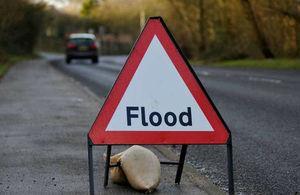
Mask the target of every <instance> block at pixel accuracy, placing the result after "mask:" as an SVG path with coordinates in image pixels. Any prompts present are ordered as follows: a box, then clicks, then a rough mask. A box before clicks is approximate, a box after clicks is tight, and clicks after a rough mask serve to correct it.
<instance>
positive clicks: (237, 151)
mask: <svg viewBox="0 0 300 195" xmlns="http://www.w3.org/2000/svg"><path fill="white" fill-rule="evenodd" d="M43 55H44V57H46V58H48V59H49V60H52V64H54V65H55V67H57V68H58V69H60V70H62V71H63V72H65V73H67V74H69V75H71V76H73V77H74V78H76V79H78V80H79V81H80V82H82V83H83V84H84V85H86V86H87V87H89V88H90V89H91V90H92V91H93V92H95V93H96V94H97V95H99V96H106V95H107V93H108V92H109V90H110V89H111V87H112V85H113V83H114V81H115V79H116V77H117V75H118V73H119V72H120V70H121V68H122V65H123V64H124V61H125V60H126V57H125V56H111V57H109V56H103V57H102V58H101V59H100V62H99V64H97V65H93V64H91V63H90V62H88V61H75V62H72V64H71V65H66V64H65V63H64V61H63V56H61V55H50V54H43ZM194 70H195V72H196V73H197V75H198V77H199V79H200V80H201V82H202V83H203V85H204V87H205V88H206V89H207V92H208V94H209V95H210V97H211V98H212V100H213V102H214V103H215V105H216V107H217V108H218V110H219V112H220V113H221V115H222V116H223V118H224V120H225V121H226V123H227V125H228V126H229V128H230V130H231V132H232V136H233V150H234V177H235V185H236V191H237V192H245V193H246V194H248V193H249V194H250V193H255V194H265V193H268V194H269V193H272V194H274V193H275V194H293V193H295V192H299V191H300V181H299V179H300V156H299V154H300V152H299V151H300V122H299V119H300V72H299V71H287V70H285V71H278V70H277V71H276V70H257V69H236V68H235V69H233V68H231V69H225V68H209V67H194ZM170 147H171V146H170ZM174 149H175V150H176V148H174ZM187 159H188V161H189V162H190V163H191V164H193V165H194V166H195V167H196V168H197V170H198V171H199V172H200V173H201V174H203V175H206V176H207V177H209V178H210V179H211V180H212V181H213V182H214V183H215V184H217V185H219V186H220V187H221V188H223V189H227V171H226V170H227V169H226V148H225V147H224V146H190V147H189V150H188V155H187Z"/></svg>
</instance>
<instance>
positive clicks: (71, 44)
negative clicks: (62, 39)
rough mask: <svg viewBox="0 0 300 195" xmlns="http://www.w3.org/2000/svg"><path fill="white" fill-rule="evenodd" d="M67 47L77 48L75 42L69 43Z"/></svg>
mask: <svg viewBox="0 0 300 195" xmlns="http://www.w3.org/2000/svg"><path fill="white" fill-rule="evenodd" d="M67 48H68V49H74V48H76V45H75V44H74V43H68V45H67Z"/></svg>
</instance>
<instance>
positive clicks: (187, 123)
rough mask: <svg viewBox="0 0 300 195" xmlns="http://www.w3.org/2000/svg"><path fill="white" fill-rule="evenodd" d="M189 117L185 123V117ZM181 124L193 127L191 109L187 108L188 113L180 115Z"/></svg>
mask: <svg viewBox="0 0 300 195" xmlns="http://www.w3.org/2000/svg"><path fill="white" fill-rule="evenodd" d="M184 116H186V117H187V121H186V122H184V121H183V117H184ZM179 122H180V124H181V125H182V126H192V112H191V107H188V108H187V112H182V113H180V115H179Z"/></svg>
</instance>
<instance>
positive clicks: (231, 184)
mask: <svg viewBox="0 0 300 195" xmlns="http://www.w3.org/2000/svg"><path fill="white" fill-rule="evenodd" d="M87 143H88V144H87V147H88V165H89V186H90V189H89V190H90V194H91V195H94V194H95V188H94V168H93V167H94V165H93V164H94V160H93V146H105V145H95V144H93V143H92V141H91V140H90V138H89V137H88V136H87ZM197 145H198V144H197ZM199 145H200V144H199ZM201 145H211V144H201ZM220 145H224V144H220ZM112 146H113V145H106V160H105V169H104V183H103V186H104V188H106V187H107V185H108V178H109V168H112V167H117V166H120V165H119V164H114V165H111V164H110V157H111V148H112ZM226 146H227V171H228V192H229V195H234V179H233V158H232V140H231V135H230V136H229V139H228V142H227V144H226ZM187 147H188V145H187V144H183V145H182V146H181V152H180V157H179V161H178V162H176V161H160V164H162V165H178V166H177V172H176V177H175V184H178V185H179V184H180V181H181V175H182V170H183V166H184V162H185V156H186V153H187Z"/></svg>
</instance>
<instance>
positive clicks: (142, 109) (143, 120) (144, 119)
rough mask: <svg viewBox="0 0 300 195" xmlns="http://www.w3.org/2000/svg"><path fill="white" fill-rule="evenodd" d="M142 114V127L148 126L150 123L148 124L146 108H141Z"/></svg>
mask: <svg viewBox="0 0 300 195" xmlns="http://www.w3.org/2000/svg"><path fill="white" fill-rule="evenodd" d="M141 114H142V125H143V126H148V123H147V122H146V117H145V107H141Z"/></svg>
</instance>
